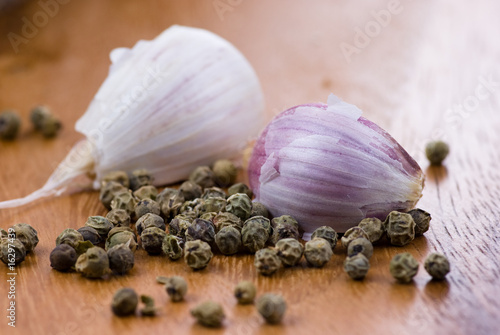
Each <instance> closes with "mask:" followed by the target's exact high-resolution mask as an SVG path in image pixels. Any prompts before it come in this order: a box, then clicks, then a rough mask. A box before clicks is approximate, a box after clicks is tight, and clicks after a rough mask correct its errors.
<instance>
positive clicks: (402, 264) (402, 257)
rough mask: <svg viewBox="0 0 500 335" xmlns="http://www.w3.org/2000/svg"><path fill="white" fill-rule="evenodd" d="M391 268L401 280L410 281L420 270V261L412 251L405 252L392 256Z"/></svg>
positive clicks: (402, 281) (392, 273)
mask: <svg viewBox="0 0 500 335" xmlns="http://www.w3.org/2000/svg"><path fill="white" fill-rule="evenodd" d="M389 270H390V271H391V275H392V276H393V277H394V278H396V279H397V280H398V281H399V282H401V283H409V282H411V281H412V280H413V277H415V275H416V274H417V272H418V262H417V260H416V259H415V258H414V257H413V256H412V255H411V254H410V253H408V252H404V253H401V254H397V255H396V256H394V257H393V258H392V260H391V263H390V264H389Z"/></svg>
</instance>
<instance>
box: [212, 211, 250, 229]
mask: <svg viewBox="0 0 500 335" xmlns="http://www.w3.org/2000/svg"><path fill="white" fill-rule="evenodd" d="M212 222H213V224H214V226H215V231H216V232H219V231H220V230H221V229H222V228H224V227H234V228H236V229H238V230H240V231H241V228H242V227H243V221H241V219H240V218H239V217H237V216H236V215H234V214H232V213H228V212H224V213H218V214H217V215H216V216H215V217H214V218H213V219H212Z"/></svg>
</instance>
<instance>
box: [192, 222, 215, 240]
mask: <svg viewBox="0 0 500 335" xmlns="http://www.w3.org/2000/svg"><path fill="white" fill-rule="evenodd" d="M194 240H202V241H204V242H207V243H208V244H210V245H212V244H213V243H214V241H215V229H214V225H213V223H212V222H211V221H208V220H202V219H199V218H198V219H195V220H194V221H193V222H192V223H191V225H189V227H188V228H187V230H186V241H194Z"/></svg>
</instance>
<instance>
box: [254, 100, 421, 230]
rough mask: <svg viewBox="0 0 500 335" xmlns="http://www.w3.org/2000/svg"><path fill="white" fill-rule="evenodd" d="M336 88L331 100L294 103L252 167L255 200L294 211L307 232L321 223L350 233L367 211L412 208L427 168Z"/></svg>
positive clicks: (266, 134)
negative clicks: (421, 167) (326, 103)
mask: <svg viewBox="0 0 500 335" xmlns="http://www.w3.org/2000/svg"><path fill="white" fill-rule="evenodd" d="M361 113H362V112H361V110H359V109H358V108H357V107H356V106H354V105H350V104H348V103H346V102H343V101H341V100H340V99H339V98H337V97H336V96H335V95H333V94H331V95H330V96H329V98H328V105H325V104H319V103H318V104H306V105H300V106H296V107H292V108H290V109H288V110H286V111H284V112H282V113H281V114H279V115H278V116H277V117H275V118H274V120H272V121H271V123H270V124H269V125H268V126H267V127H266V128H265V129H264V131H263V132H262V134H261V135H260V137H259V139H258V140H257V143H256V145H255V147H254V150H253V152H252V156H251V158H250V162H249V166H248V176H249V182H250V186H251V188H252V189H253V192H254V194H255V195H256V199H255V201H258V202H260V203H262V204H264V205H265V206H266V207H267V208H268V210H269V212H270V213H271V214H272V215H273V216H280V215H291V216H293V217H294V218H295V219H296V220H297V221H298V222H299V224H300V226H301V228H302V229H303V230H304V231H305V235H304V236H305V237H306V238H307V237H308V236H310V234H311V233H312V232H313V231H314V230H315V229H316V228H318V227H320V226H324V225H326V226H331V227H332V228H334V229H335V230H336V231H337V232H345V231H346V230H347V229H349V228H350V227H353V226H355V225H357V224H358V223H359V222H360V221H361V220H362V219H364V218H366V217H376V218H379V219H382V220H384V219H385V217H386V216H387V214H388V213H389V212H391V211H393V210H398V211H408V210H410V209H411V208H413V207H414V206H415V204H416V203H417V201H418V200H419V199H420V197H421V196H422V189H423V187H424V174H423V172H422V170H421V169H420V167H419V166H418V164H417V162H415V160H414V159H413V158H411V157H410V155H409V154H408V153H407V152H406V151H405V150H404V149H403V148H402V147H401V145H399V144H398V143H397V142H396V141H395V140H394V139H393V138H392V137H391V136H390V135H389V134H388V133H387V132H386V131H384V130H383V129H382V128H380V127H379V126H377V125H376V124H375V123H373V122H371V121H369V120H367V119H365V118H364V117H362V116H361Z"/></svg>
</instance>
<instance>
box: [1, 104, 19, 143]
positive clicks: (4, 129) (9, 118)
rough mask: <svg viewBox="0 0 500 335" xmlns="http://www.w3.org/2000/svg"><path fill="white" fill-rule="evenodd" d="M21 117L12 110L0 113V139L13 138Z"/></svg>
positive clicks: (16, 132) (17, 130)
mask: <svg viewBox="0 0 500 335" xmlns="http://www.w3.org/2000/svg"><path fill="white" fill-rule="evenodd" d="M20 127H21V118H20V117H19V115H18V114H17V113H16V112H14V111H3V112H1V113H0V139H3V140H13V139H14V138H16V136H17V134H18V133H19V128H20Z"/></svg>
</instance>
